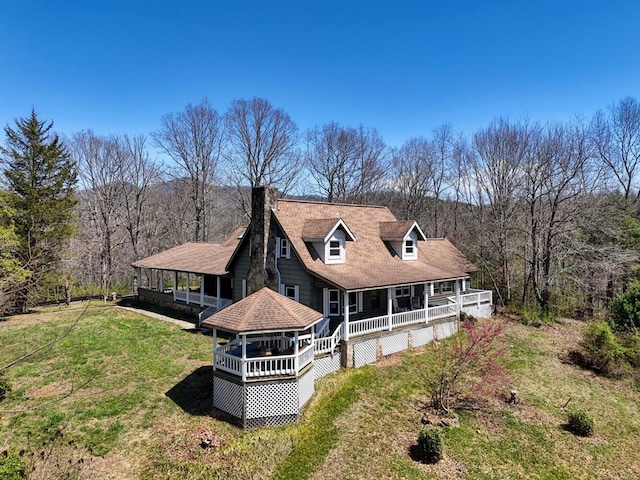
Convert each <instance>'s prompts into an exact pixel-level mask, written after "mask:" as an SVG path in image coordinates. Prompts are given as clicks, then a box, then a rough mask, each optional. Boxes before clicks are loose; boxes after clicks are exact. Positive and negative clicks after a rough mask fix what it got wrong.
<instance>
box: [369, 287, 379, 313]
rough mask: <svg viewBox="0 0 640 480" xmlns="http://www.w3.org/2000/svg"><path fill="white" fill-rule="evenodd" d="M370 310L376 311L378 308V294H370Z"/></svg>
mask: <svg viewBox="0 0 640 480" xmlns="http://www.w3.org/2000/svg"><path fill="white" fill-rule="evenodd" d="M370 306H371V310H378V309H379V308H380V292H377V291H374V292H372V293H371V302H370Z"/></svg>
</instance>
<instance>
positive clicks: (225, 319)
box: [202, 287, 323, 335]
mask: <svg viewBox="0 0 640 480" xmlns="http://www.w3.org/2000/svg"><path fill="white" fill-rule="evenodd" d="M322 318H323V315H322V313H320V312H318V311H316V310H314V309H312V308H309V307H307V306H306V305H303V304H301V303H298V302H296V301H294V300H292V299H290V298H287V297H285V296H284V295H280V294H279V293H277V292H274V291H273V290H271V289H270V288H267V287H263V288H261V289H260V290H258V291H257V292H254V293H252V294H251V295H249V296H248V297H245V298H243V299H242V300H240V301H239V302H237V303H234V304H233V305H230V306H229V307H227V308H225V309H224V310H221V311H219V312H217V313H215V314H214V315H212V316H211V317H209V318H207V319H206V320H205V321H204V322H202V324H203V325H207V326H209V327H215V328H217V329H220V330H224V331H227V332H231V333H238V334H243V335H247V334H252V333H271V332H286V331H289V332H291V331H302V330H306V329H307V328H309V327H311V326H312V325H314V324H316V323H318V322H319V321H320V320H322Z"/></svg>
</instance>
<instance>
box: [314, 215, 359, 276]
mask: <svg viewBox="0 0 640 480" xmlns="http://www.w3.org/2000/svg"><path fill="white" fill-rule="evenodd" d="M302 239H303V240H304V241H305V243H311V245H313V248H314V249H315V250H316V252H317V253H318V257H320V259H321V260H322V261H323V262H324V263H326V264H328V265H329V264H337V263H345V261H346V257H347V253H346V251H347V249H346V243H347V242H355V240H356V237H355V236H354V235H353V233H351V230H349V227H347V225H346V224H345V223H344V222H343V221H342V220H341V219H335V218H323V219H318V220H307V221H306V222H305V225H304V228H303V231H302Z"/></svg>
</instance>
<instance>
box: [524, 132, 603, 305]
mask: <svg viewBox="0 0 640 480" xmlns="http://www.w3.org/2000/svg"><path fill="white" fill-rule="evenodd" d="M528 130H529V134H528V138H529V142H528V144H527V149H526V151H525V154H524V158H523V162H522V165H521V168H522V172H523V175H524V177H525V181H524V182H523V184H522V189H521V192H522V199H523V201H524V205H526V211H525V212H524V215H523V217H524V218H526V219H527V221H526V222H523V226H524V229H525V231H526V237H527V240H528V241H527V248H526V254H525V260H526V265H527V266H528V267H529V271H528V275H527V277H528V281H527V282H526V283H525V285H524V290H523V299H524V300H525V301H526V297H527V286H528V284H529V283H530V284H531V287H532V290H533V294H534V296H535V299H536V301H537V304H538V306H539V307H540V308H541V309H542V311H543V312H548V311H549V303H550V297H551V292H552V287H553V285H554V283H556V282H557V281H558V279H559V278H560V277H561V276H562V275H563V274H564V270H565V269H567V268H569V266H570V264H571V263H572V259H571V250H570V248H569V246H570V245H571V242H570V237H571V236H572V234H573V232H574V231H575V230H576V227H577V226H576V219H577V218H579V216H580V215H581V214H582V213H583V212H584V208H585V205H584V204H583V203H582V202H580V201H579V197H581V196H584V195H588V194H589V193H590V191H593V189H594V188H595V182H594V180H595V179H594V178H593V177H590V176H589V169H588V162H589V161H590V160H591V158H592V156H591V154H590V149H589V146H588V143H589V137H588V134H587V132H586V129H584V128H581V127H580V126H579V125H572V126H569V125H562V124H555V125H549V126H547V127H546V128H545V129H540V128H539V127H537V126H535V125H534V126H533V127H532V128H529V129H528Z"/></svg>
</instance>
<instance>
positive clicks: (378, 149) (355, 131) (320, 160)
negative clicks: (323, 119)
mask: <svg viewBox="0 0 640 480" xmlns="http://www.w3.org/2000/svg"><path fill="white" fill-rule="evenodd" d="M387 151H388V149H387V146H386V144H385V143H384V140H383V139H382V137H381V136H380V134H379V133H378V131H377V130H376V129H374V128H365V127H363V126H362V125H361V126H359V127H358V128H353V127H343V126H341V125H339V124H338V123H336V122H331V123H327V124H325V125H323V126H322V127H318V126H316V127H313V128H310V129H309V130H307V132H306V155H305V158H306V165H307V168H308V169H309V171H310V172H311V175H312V176H313V178H314V179H315V181H316V183H317V188H318V189H319V191H320V193H321V194H322V195H323V196H324V197H326V198H327V201H329V202H358V203H365V202H366V201H367V200H368V199H369V198H370V195H371V193H372V192H374V191H375V190H376V188H377V187H379V186H380V181H381V180H382V179H383V178H384V176H385V173H386V170H387V168H386V160H387Z"/></svg>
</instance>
